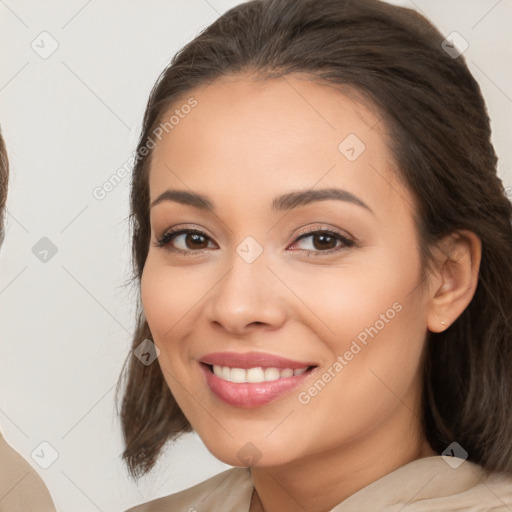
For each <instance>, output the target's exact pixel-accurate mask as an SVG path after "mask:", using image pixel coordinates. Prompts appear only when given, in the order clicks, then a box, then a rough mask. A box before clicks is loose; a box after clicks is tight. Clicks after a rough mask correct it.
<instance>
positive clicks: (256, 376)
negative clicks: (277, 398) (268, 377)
mask: <svg viewBox="0 0 512 512" xmlns="http://www.w3.org/2000/svg"><path fill="white" fill-rule="evenodd" d="M231 371H233V370H231ZM245 377H246V379H247V382H263V381H264V380H265V373H264V372H263V368H259V367H258V368H248V369H247V370H245Z"/></svg>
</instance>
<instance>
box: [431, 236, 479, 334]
mask: <svg viewBox="0 0 512 512" xmlns="http://www.w3.org/2000/svg"><path fill="white" fill-rule="evenodd" d="M436 253H437V254H436ZM481 258H482V242H481V240H480V238H479V237H478V236H477V235H476V234H475V233H473V232H472V231H468V230H461V231H457V232H455V233H451V234H450V235H448V236H446V237H445V238H443V239H442V240H441V242H440V243H439V244H438V245H437V247H436V248H435V250H434V261H435V263H434V265H433V270H432V273H431V276H430V286H429V297H428V307H427V327H428V329H429V331H431V332H441V331H444V330H445V329H447V328H448V327H449V326H450V325H451V324H452V323H453V322H454V321H455V320H456V319H457V318H458V317H459V315H460V314H461V313H462V312H463V311H464V310H465V309H466V307H467V306H468V304H469V303H470V302H471V299H472V298H473V296H474V294H475V290H476V286H477V284H478V271H479V269H480V261H481ZM441 322H444V324H442V323H441Z"/></svg>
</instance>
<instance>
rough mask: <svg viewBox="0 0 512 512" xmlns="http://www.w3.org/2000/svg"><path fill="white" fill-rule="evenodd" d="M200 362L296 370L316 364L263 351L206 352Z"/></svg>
mask: <svg viewBox="0 0 512 512" xmlns="http://www.w3.org/2000/svg"><path fill="white" fill-rule="evenodd" d="M200 362H201V363H205V364H209V365H217V366H228V367H230V368H245V369H247V368H256V367H258V366H260V367H264V368H291V369H293V370H298V369H300V368H308V367H309V366H316V365H315V363H313V362H311V361H293V360H292V359H288V358H286V357H281V356H276V355H273V354H267V353H264V352H244V353H239V352H214V353H212V354H207V355H205V356H203V357H201V359H200Z"/></svg>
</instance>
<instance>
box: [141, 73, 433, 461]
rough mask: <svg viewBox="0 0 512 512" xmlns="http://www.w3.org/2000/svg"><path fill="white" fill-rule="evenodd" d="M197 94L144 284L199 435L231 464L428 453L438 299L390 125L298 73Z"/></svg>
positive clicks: (160, 171) (171, 374) (157, 185)
mask: <svg viewBox="0 0 512 512" xmlns="http://www.w3.org/2000/svg"><path fill="white" fill-rule="evenodd" d="M190 96H192V97H193V98H194V99H195V100H196V101H197V104H195V103H194V105H195V106H194V107H193V108H182V107H183V105H185V104H187V99H185V100H183V102H182V104H180V105H175V106H174V107H173V111H174V109H178V111H179V112H178V113H176V115H178V114H179V113H180V114H181V115H179V116H178V117H179V122H176V120H174V122H173V124H172V129H170V128H169V125H168V127H167V131H168V133H166V132H165V130H164V131H163V137H162V139H161V141H160V142H158V143H157V146H156V148H155V150H154V154H153V160H152V164H151V169H150V174H149V183H150V198H151V204H152V207H151V242H150V248H149V253H148V257H147V261H146V264H145V267H144V272H143V276H142V283H141V286H142V302H143V306H144V311H145V314H146V318H147V321H148V323H149V326H150V329H151V332H152V335H153V339H154V342H155V344H156V345H157V347H158V348H159V349H160V352H161V353H160V356H159V359H158V361H159V364H160V366H161V368H162V371H163V374H164V376H165V379H166V381H167V383H168V385H169V387H170V389H171V391H172V393H173V395H174V397H175V398H176V400H177V402H178V404H179V406H180V407H181V409H182V410H183V412H184V414H185V415H186V417H187V418H188V420H189V421H190V423H191V424H192V427H193V428H194V430H195V431H196V432H197V433H198V434H199V436H200V437H201V438H202V439H203V441H204V442H205V444H206V446H207V447H208V449H209V450H210V451H211V452H212V453H213V454H214V455H215V456H216V457H218V458H219V459H221V460H222V461H224V462H226V463H228V464H231V465H235V466H246V465H251V466H256V465H259V466H273V465H279V464H285V463H288V462H291V461H296V460H298V459H301V458H302V457H309V456H314V455H316V454H320V453H322V452H325V451H326V450H338V451H339V453H347V454H348V453H349V452H353V453H363V451H364V453H368V454H369V455H368V456H371V457H377V456H379V454H386V453H390V452H391V451H392V450H395V449H396V446H397V443H401V444H400V445H401V446H409V447H410V446H416V445H418V444H419V443H420V442H421V441H420V438H421V434H420V433H419V432H420V420H419V418H420V417H421V414H420V412H419V411H420V396H421V362H422V361H421V355H422V349H423V346H424V340H425V335H426V331H427V311H426V310H427V299H426V297H425V292H424V291H422V290H423V289H422V287H421V286H420V259H419V253H418V249H417V233H416V229H415V225H414V222H413V199H412V197H411V194H410V193H409V192H408V191H407V190H406V189H404V188H403V186H401V185H400V184H399V182H398V180H397V179H396V177H395V174H394V171H393V165H394V164H393V160H392V157H391V154H390V151H389V150H388V148H387V146H386V143H385V139H384V137H385V132H384V129H385V126H384V124H383V122H381V121H380V120H379V118H378V117H377V116H376V115H375V114H374V113H373V112H372V110H371V109H368V108H366V107H364V106H363V105H362V104H361V103H357V102H355V101H354V100H352V99H350V98H348V97H347V96H344V95H342V94H341V93H340V92H338V91H335V90H334V89H332V88H328V87H323V86H320V85H316V84H313V83H312V82H309V81H307V80H304V79H301V78H299V77H295V78H293V77H291V76H288V77H286V78H285V79H277V80H273V81H266V82H259V83H256V82H254V81H252V80H251V79H250V78H248V77H239V78H223V79H222V80H218V81H216V82H215V83H213V84H212V85H210V86H208V87H203V88H198V89H196V90H194V91H193V92H192V93H191V94H190ZM189 103H190V104H192V103H193V100H191V101H190V102H189ZM186 112H188V113H186ZM173 113H175V112H170V113H169V115H167V116H165V119H164V121H165V120H167V119H168V118H169V117H170V116H171V115H173ZM178 191H179V192H181V195H176V192H178ZM326 191H330V192H326ZM171 193H172V194H174V195H172V194H171ZM195 194H199V195H200V196H201V197H202V198H203V199H202V200H201V199H194V197H195ZM153 203H154V204H153ZM171 230H172V231H174V232H176V231H179V234H174V235H172V236H171V234H169V232H170V231H171ZM187 230H190V232H189V233H188V234H187V233H186V231H187ZM155 364H156V363H155ZM214 365H215V368H213V366H214ZM272 368H273V369H272ZM213 370H215V372H213ZM358 450H359V452H358ZM331 453H332V452H331Z"/></svg>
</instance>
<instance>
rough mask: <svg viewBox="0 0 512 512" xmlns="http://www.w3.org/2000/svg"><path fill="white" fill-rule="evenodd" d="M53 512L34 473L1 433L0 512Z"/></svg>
mask: <svg viewBox="0 0 512 512" xmlns="http://www.w3.org/2000/svg"><path fill="white" fill-rule="evenodd" d="M23 510H33V511H38V512H55V507H54V505H53V501H52V498H51V496H50V493H49V492H48V489H47V488H46V486H45V484H44V482H43V480H42V479H41V477H40V476H39V475H38V473H37V472H36V471H35V469H34V468H33V467H32V466H31V465H30V464H29V463H28V462H27V461H26V460H25V459H24V458H23V457H22V456H21V455H20V454H19V453H18V452H17V451H16V450H14V448H12V447H11V446H10V445H9V444H8V443H7V441H6V440H5V439H4V437H3V436H2V434H1V432H0V512H2V511H9V512H15V511H23Z"/></svg>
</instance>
